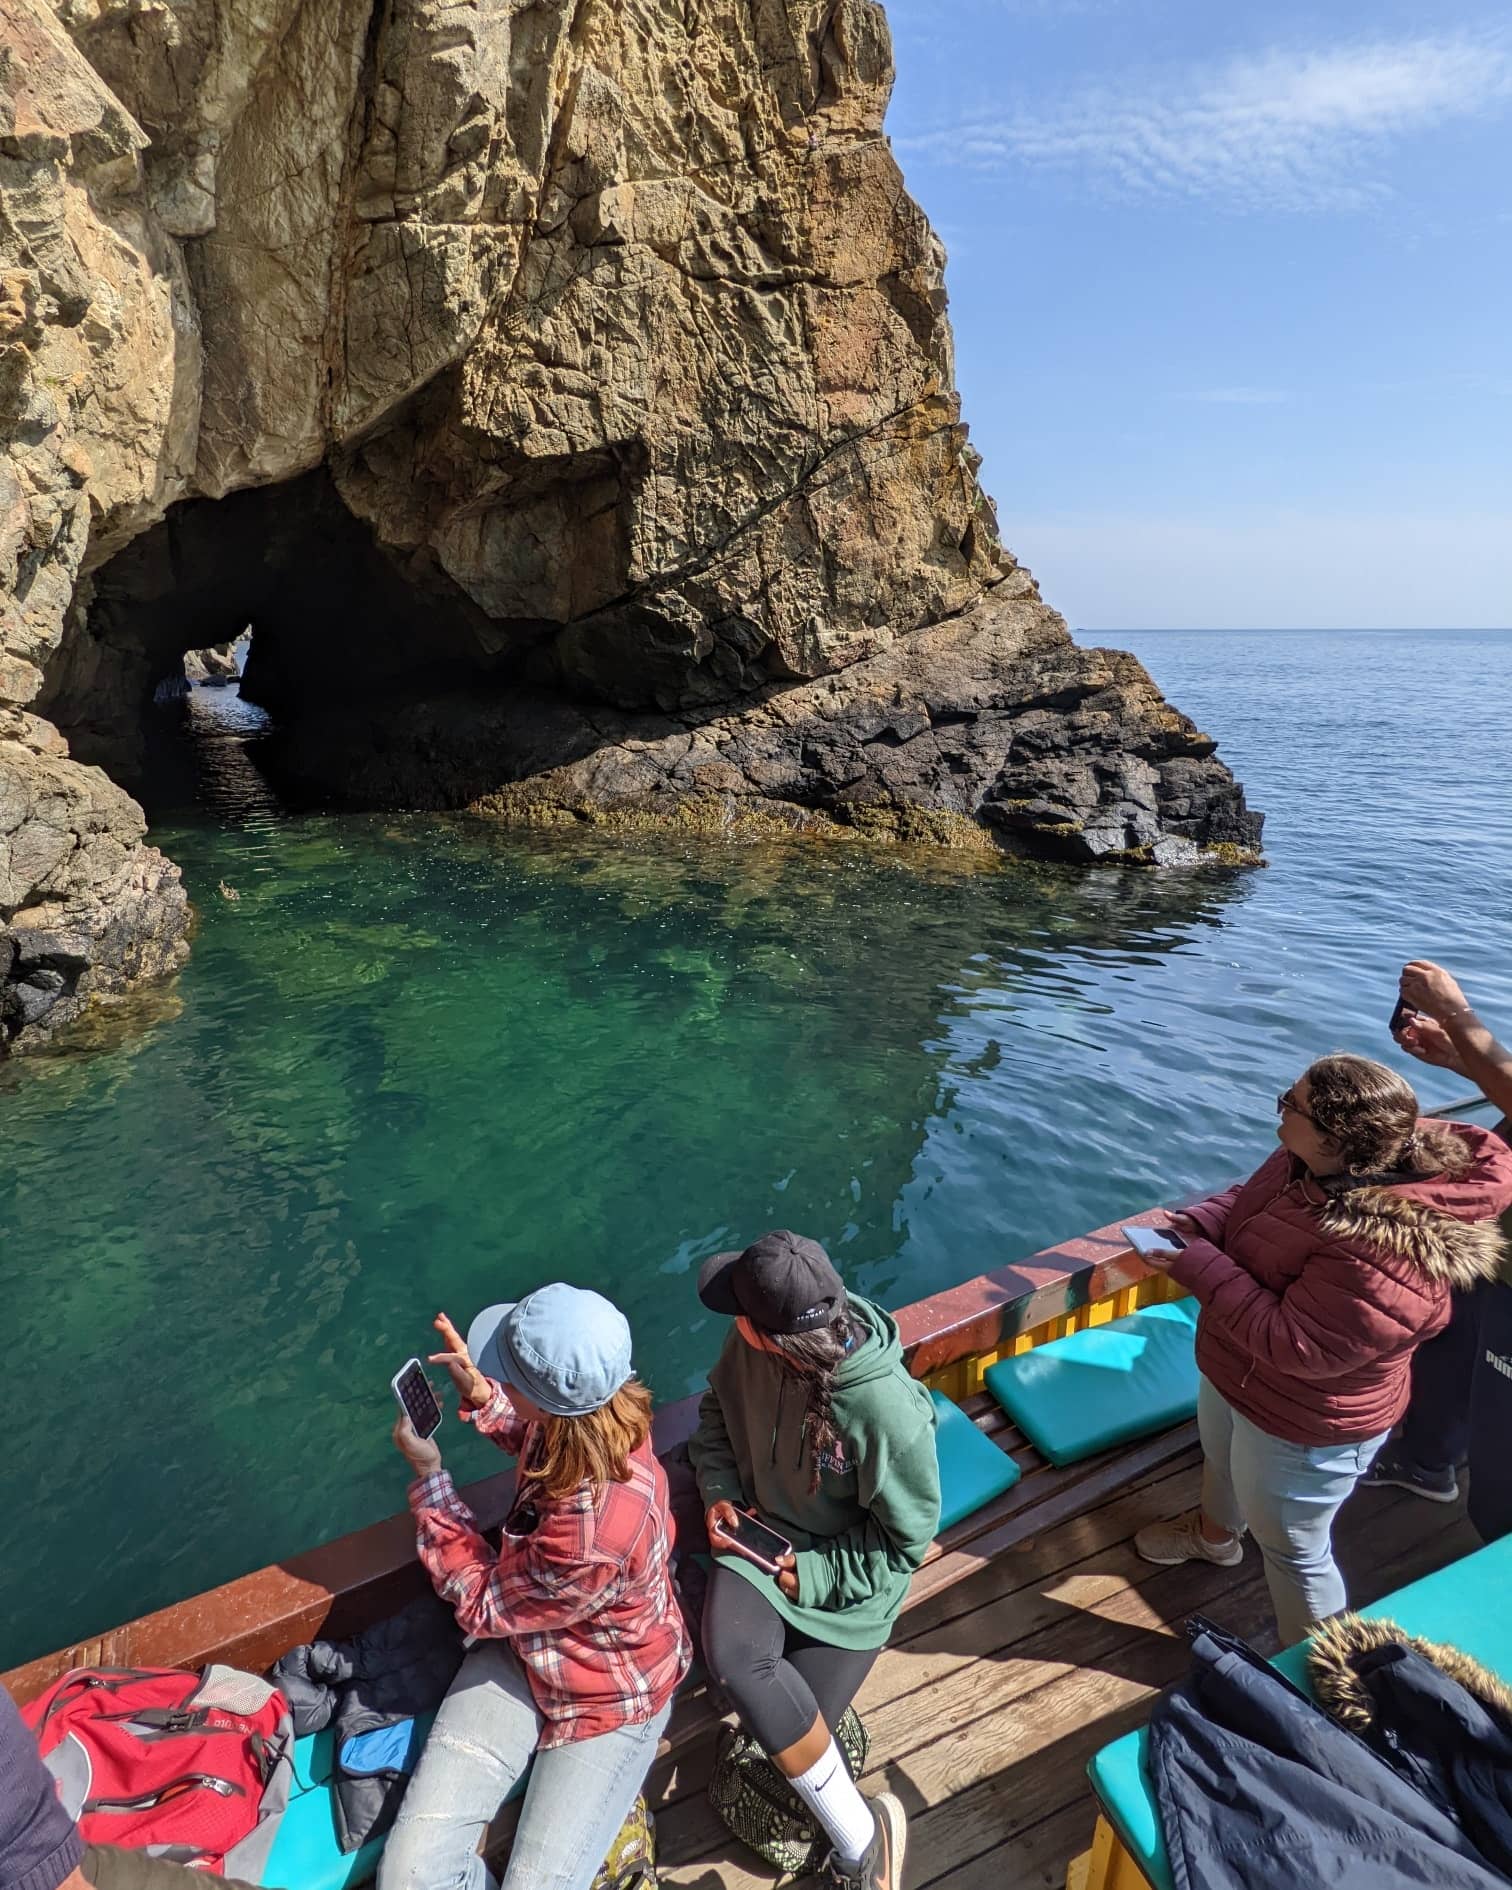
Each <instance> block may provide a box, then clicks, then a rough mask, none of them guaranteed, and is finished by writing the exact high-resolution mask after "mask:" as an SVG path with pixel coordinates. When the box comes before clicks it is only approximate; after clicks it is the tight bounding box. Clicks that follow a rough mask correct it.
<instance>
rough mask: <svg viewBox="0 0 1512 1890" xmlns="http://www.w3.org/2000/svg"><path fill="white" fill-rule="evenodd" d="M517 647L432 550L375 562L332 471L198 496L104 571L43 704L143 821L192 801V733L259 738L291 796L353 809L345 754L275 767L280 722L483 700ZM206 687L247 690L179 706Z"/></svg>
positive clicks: (264, 757)
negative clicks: (344, 792) (448, 699)
mask: <svg viewBox="0 0 1512 1890" xmlns="http://www.w3.org/2000/svg"><path fill="white" fill-rule="evenodd" d="M517 648H518V641H517V640H516V639H507V638H505V637H501V635H500V626H499V625H497V624H493V623H491V622H490V621H489V620H488V619H487V618H486V617H484V616H483V614H482V613H481V612H480V611H479V610H478V609H477V608H476V606H475V605H473V604H472V603H471V602H470V601H469V600H468V599H467V598H466V597H464V596H463V595H462V593H461V592H460V591H459V590H458V589H457V588H456V586H455V585H453V584H452V583H451V582H450V580H449V579H447V577H446V576H445V573H444V572H442V571H441V570H440V569H439V567H437V566H436V565H435V563H434V560H433V559H432V558H431V556H430V554H429V553H428V552H417V553H415V554H413V555H411V556H410V557H409V558H407V559H406V558H405V557H404V555H403V554H402V553H398V554H396V553H394V552H392V551H385V550H381V549H380V548H379V547H378V545H377V544H376V543H375V541H374V538H373V535H372V533H371V532H370V531H369V530H368V528H367V527H366V526H365V525H364V524H363V523H362V522H361V521H360V520H359V519H357V518H355V517H354V516H353V515H352V513H351V512H350V511H349V510H348V509H347V507H346V506H345V505H344V504H343V502H342V500H341V499H340V497H339V495H338V494H337V492H336V489H335V487H334V485H333V484H332V481H331V479H330V477H329V475H328V473H327V472H326V471H325V469H324V468H321V469H318V470H316V471H315V472H312V473H308V474H305V475H304V476H302V477H300V478H298V479H294V480H290V481H287V482H286V483H284V484H282V485H274V486H266V487H258V488H254V489H251V490H247V491H241V492H236V493H232V494H230V495H229V496H228V497H226V498H222V499H207V498H202V499H192V500H187V501H185V502H184V503H182V504H180V505H177V506H174V507H173V508H172V509H171V510H170V511H169V512H168V513H167V515H166V516H165V517H164V518H163V519H162V521H161V522H160V523H159V524H157V525H155V526H153V527H152V528H151V529H150V530H149V531H147V532H144V533H143V534H142V535H141V536H140V537H138V538H136V539H134V540H133V541H132V542H131V543H130V544H129V545H127V546H126V547H125V548H124V549H123V550H122V551H120V552H119V553H117V555H116V556H115V557H113V558H111V559H110V560H108V561H107V562H106V563H105V564H103V565H102V566H101V567H100V568H99V569H98V570H97V571H96V572H95V573H94V574H93V576H92V578H91V580H90V581H89V584H88V585H87V587H85V589H84V590H83V591H82V592H81V598H80V605H79V607H78V609H77V611H76V618H75V622H74V624H73V626H72V633H71V634H70V636H69V637H67V638H66V639H65V640H64V642H63V644H62V646H61V648H60V649H59V651H58V653H57V655H56V657H55V658H54V659H53V662H52V665H51V667H50V668H49V670H48V673H47V679H46V685H45V688H44V691H43V694H42V696H41V698H40V699H39V701H38V703H37V705H36V707H37V709H38V712H39V713H41V714H44V715H46V716H47V717H48V718H49V719H50V720H52V721H53V722H55V723H56V724H57V725H58V726H59V727H60V728H61V729H62V730H63V732H64V733H65V734H66V735H67V736H68V739H69V743H70V746H71V748H72V750H73V753H74V755H75V756H76V757H77V758H78V759H79V760H81V761H84V762H89V763H93V764H95V765H97V766H99V767H101V768H103V769H104V770H105V771H106V772H107V773H108V774H110V775H111V776H112V777H113V778H114V779H115V780H117V781H119V782H120V783H121V784H122V785H123V786H125V787H127V788H129V789H130V790H131V791H132V792H133V793H134V794H136V795H137V796H138V798H139V799H141V800H142V801H143V803H144V804H145V805H146V806H147V807H148V810H149V813H152V812H154V811H156V810H158V809H161V808H163V807H165V806H172V805H182V804H183V803H184V802H185V801H186V800H188V799H193V798H196V795H195V793H194V790H193V786H192V782H193V778H194V771H193V768H192V765H190V764H189V763H188V761H187V760H186V754H185V744H184V742H183V740H182V736H183V731H184V729H185V728H186V726H187V727H189V728H190V730H191V733H192V732H193V731H194V728H195V725H196V722H198V723H199V724H204V723H206V722H207V721H208V722H210V723H212V724H213V725H214V727H215V729H216V730H217V732H219V733H225V732H227V731H228V730H230V731H234V732H236V733H237V734H238V735H239V736H241V737H245V736H246V735H247V734H251V733H255V734H259V735H262V736H264V737H266V738H267V739H266V740H264V741H263V742H262V743H260V748H259V755H260V761H261V762H262V764H263V765H264V766H265V767H266V769H267V770H268V772H269V773H270V774H271V775H273V776H274V777H277V776H278V775H279V774H280V772H287V773H289V778H288V779H285V780H281V781H280V787H281V788H283V789H285V790H292V791H293V792H294V796H295V798H306V799H314V798H321V797H323V795H324V793H325V792H327V791H330V792H331V793H333V794H336V796H337V798H342V797H341V796H340V795H339V793H338V791H337V787H338V783H339V778H340V774H341V769H342V765H343V764H342V758H341V757H340V756H339V755H332V756H331V757H329V767H328V768H326V767H321V768H317V769H315V770H313V771H312V770H311V769H310V768H309V767H308V766H307V765H302V766H298V767H296V768H294V769H293V770H292V772H289V771H286V770H282V771H281V769H280V743H279V741H278V739H277V737H278V735H279V734H280V732H281V731H282V730H283V729H284V727H285V726H286V725H287V726H289V727H293V726H296V725H298V724H300V723H302V722H303V721H304V720H306V719H307V718H309V717H310V716H311V715H312V714H313V713H315V712H318V713H319V714H320V716H321V717H322V719H324V718H325V717H326V716H328V714H329V710H330V707H331V705H332V703H334V702H338V701H339V702H342V703H349V704H353V705H358V707H359V711H360V705H363V704H367V705H369V706H370V708H371V709H372V710H373V711H374V712H375V714H376V712H377V710H378V705H379V704H382V705H384V713H385V714H386V715H391V714H392V713H393V710H394V707H395V705H396V703H397V702H400V701H402V700H405V699H408V700H415V699H417V698H422V697H426V696H429V695H435V694H443V695H444V694H447V693H450V692H456V691H462V690H466V691H469V692H474V693H482V694H483V695H485V696H486V695H488V694H490V693H493V692H494V691H495V690H497V689H500V688H507V687H508V684H509V679H510V676H511V674H512V671H513V668H514V664H513V661H512V657H513V654H514V651H515V650H517ZM206 682H209V683H215V682H224V683H227V684H237V685H238V688H237V689H235V690H228V691H227V697H228V702H227V704H225V705H210V704H208V703H207V704H203V705H198V706H200V707H201V709H202V711H203V712H202V713H201V714H200V715H199V716H198V717H196V716H195V715H193V714H192V713H191V712H190V711H188V710H186V708H185V702H186V701H187V700H188V699H189V697H190V685H191V684H201V685H202V684H204V683H206ZM238 701H239V704H240V711H241V712H240V713H237V712H236V711H235V710H233V709H232V708H231V706H230V705H231V704H233V703H236V702H238ZM304 759H305V760H306V761H307V757H305V758H304Z"/></svg>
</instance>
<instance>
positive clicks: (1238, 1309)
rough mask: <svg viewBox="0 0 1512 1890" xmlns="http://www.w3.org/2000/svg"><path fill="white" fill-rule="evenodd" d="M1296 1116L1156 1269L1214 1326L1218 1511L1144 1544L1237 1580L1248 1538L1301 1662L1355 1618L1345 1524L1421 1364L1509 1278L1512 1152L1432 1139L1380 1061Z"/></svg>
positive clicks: (1202, 1427)
mask: <svg viewBox="0 0 1512 1890" xmlns="http://www.w3.org/2000/svg"><path fill="white" fill-rule="evenodd" d="M1277 1107H1278V1109H1279V1110H1280V1114H1281V1124H1280V1129H1279V1131H1278V1133H1279V1136H1280V1140H1281V1144H1282V1146H1281V1147H1280V1148H1279V1149H1278V1150H1277V1151H1276V1153H1275V1154H1274V1155H1272V1156H1271V1158H1270V1160H1269V1161H1267V1162H1266V1163H1265V1164H1264V1165H1263V1167H1261V1168H1259V1169H1258V1170H1257V1171H1256V1172H1255V1173H1254V1174H1253V1175H1251V1176H1250V1178H1249V1180H1248V1181H1246V1182H1242V1183H1240V1184H1239V1185H1238V1186H1236V1187H1233V1188H1230V1189H1228V1190H1227V1191H1226V1192H1225V1193H1223V1194H1219V1195H1214V1196H1213V1198H1212V1199H1211V1200H1208V1201H1203V1202H1201V1203H1200V1204H1199V1205H1198V1206H1196V1207H1194V1208H1190V1209H1188V1210H1187V1211H1186V1212H1185V1213H1184V1214H1173V1215H1172V1216H1171V1220H1172V1223H1173V1225H1174V1226H1175V1228H1176V1229H1177V1231H1178V1232H1179V1233H1181V1234H1182V1235H1183V1236H1184V1237H1185V1239H1186V1241H1187V1245H1186V1246H1185V1247H1184V1248H1183V1250H1182V1251H1181V1252H1180V1253H1179V1254H1174V1255H1172V1256H1171V1257H1170V1258H1169V1259H1163V1260H1161V1261H1159V1262H1157V1263H1156V1264H1159V1265H1161V1266H1163V1267H1164V1269H1165V1270H1166V1271H1167V1272H1169V1273H1170V1274H1171V1275H1172V1277H1173V1278H1174V1279H1177V1280H1179V1281H1180V1282H1181V1284H1182V1285H1183V1286H1186V1287H1188V1288H1189V1289H1190V1290H1191V1292H1192V1293H1193V1294H1194V1295H1195V1296H1196V1298H1197V1300H1198V1301H1199V1302H1200V1305H1201V1308H1202V1310H1201V1313H1200V1315H1199V1317H1198V1322H1197V1363H1198V1366H1199V1367H1200V1369H1201V1372H1202V1384H1201V1389H1200V1392H1199V1396H1198V1405H1197V1423H1198V1429H1199V1431H1200V1433H1201V1436H1202V1450H1203V1458H1204V1464H1203V1478H1202V1505H1201V1508H1200V1509H1199V1510H1197V1511H1194V1512H1193V1513H1192V1514H1191V1515H1188V1516H1184V1517H1181V1518H1179V1519H1178V1520H1177V1521H1175V1522H1171V1523H1156V1524H1153V1525H1151V1526H1150V1527H1149V1528H1146V1529H1142V1530H1141V1531H1140V1532H1139V1534H1138V1535H1137V1536H1136V1537H1135V1539H1134V1541H1135V1547H1136V1548H1137V1549H1138V1550H1139V1553H1140V1554H1141V1555H1142V1556H1144V1557H1145V1558H1146V1560H1148V1561H1151V1562H1162V1563H1171V1562H1186V1561H1192V1560H1194V1559H1201V1560H1204V1561H1209V1562H1217V1563H1221V1564H1222V1565H1223V1566H1225V1567H1232V1566H1233V1565H1234V1564H1236V1563H1237V1562H1238V1561H1239V1560H1240V1559H1241V1557H1242V1556H1243V1554H1244V1541H1243V1538H1244V1531H1245V1529H1246V1528H1248V1529H1249V1531H1250V1533H1251V1534H1253V1536H1254V1537H1255V1540H1256V1541H1257V1542H1258V1543H1259V1545H1260V1552H1261V1554H1262V1556H1263V1557H1264V1558H1265V1573H1266V1578H1267V1580H1268V1581H1269V1583H1270V1591H1271V1599H1272V1601H1273V1603H1274V1604H1275V1609H1276V1618H1277V1622H1278V1625H1279V1627H1280V1630H1281V1642H1282V1645H1283V1646H1289V1645H1290V1644H1291V1643H1292V1642H1293V1641H1298V1640H1301V1639H1302V1637H1303V1635H1304V1634H1305V1633H1306V1632H1307V1630H1308V1628H1309V1627H1311V1626H1312V1625H1313V1624H1314V1623H1315V1622H1317V1621H1321V1620H1324V1619H1326V1617H1327V1616H1329V1615H1331V1614H1337V1613H1338V1611H1339V1610H1340V1609H1341V1608H1342V1607H1344V1605H1345V1594H1344V1584H1343V1582H1342V1580H1341V1579H1340V1576H1339V1570H1338V1566H1337V1564H1336V1563H1335V1561H1334V1558H1333V1542H1332V1534H1333V1520H1334V1517H1335V1516H1336V1515H1337V1514H1338V1511H1339V1507H1340V1505H1341V1504H1342V1503H1343V1501H1344V1499H1345V1498H1346V1497H1347V1496H1348V1495H1349V1493H1350V1491H1351V1490H1352V1489H1353V1488H1354V1486H1355V1483H1356V1482H1357V1481H1358V1479H1359V1477H1360V1476H1361V1474H1362V1473H1363V1472H1364V1471H1365V1470H1366V1469H1367V1468H1368V1467H1369V1465H1370V1462H1371V1459H1372V1458H1373V1457H1374V1456H1375V1454H1376V1452H1377V1451H1378V1450H1379V1449H1380V1447H1381V1445H1382V1444H1383V1443H1384V1442H1385V1441H1386V1437H1387V1435H1388V1433H1389V1432H1390V1431H1391V1428H1392V1426H1393V1425H1394V1424H1396V1423H1397V1421H1398V1420H1399V1419H1400V1417H1401V1416H1402V1413H1403V1411H1404V1410H1405V1409H1406V1407H1407V1397H1408V1392H1409V1389H1410V1374H1411V1363H1412V1353H1413V1349H1414V1347H1416V1346H1417V1345H1419V1344H1421V1342H1422V1341H1423V1340H1424V1339H1427V1338H1431V1337H1432V1336H1433V1334H1434V1333H1436V1332H1438V1331H1439V1330H1440V1329H1441V1328H1442V1327H1443V1325H1444V1324H1445V1322H1446V1321H1447V1319H1448V1317H1449V1290H1450V1288H1451V1287H1458V1288H1464V1287H1467V1286H1470V1285H1473V1284H1474V1283H1475V1282H1476V1281H1477V1280H1481V1279H1489V1278H1491V1277H1492V1276H1493V1275H1494V1274H1495V1272H1496V1268H1497V1263H1498V1261H1499V1259H1500V1257H1501V1239H1500V1236H1499V1234H1498V1231H1497V1229H1496V1226H1495V1225H1494V1222H1495V1217H1496V1216H1497V1215H1498V1214H1500V1213H1501V1212H1502V1211H1503V1210H1504V1209H1505V1208H1507V1207H1508V1206H1509V1205H1512V1150H1509V1149H1508V1147H1507V1145H1506V1144H1505V1143H1504V1142H1502V1141H1501V1140H1500V1138H1499V1137H1497V1136H1495V1135H1492V1134H1491V1133H1489V1131H1487V1130H1485V1129H1477V1128H1473V1127H1471V1126H1469V1125H1468V1124H1465V1123H1436V1122H1431V1121H1420V1120H1419V1119H1418V1104H1417V1098H1416V1096H1414V1094H1413V1093H1412V1090H1411V1088H1410V1086H1409V1085H1408V1084H1407V1083H1406V1082H1404V1081H1403V1079H1402V1078H1401V1077H1400V1076H1398V1075H1397V1074H1396V1073H1395V1071H1393V1070H1388V1069H1387V1068H1386V1067H1385V1065H1384V1064H1380V1063H1372V1062H1371V1061H1369V1060H1368V1059H1367V1058H1365V1057H1352V1056H1332V1057H1324V1058H1322V1059H1321V1060H1320V1061H1319V1062H1317V1063H1315V1064H1313V1066H1312V1068H1311V1069H1310V1070H1308V1072H1307V1074H1306V1075H1305V1076H1303V1077H1302V1078H1300V1079H1299V1080H1298V1081H1297V1082H1296V1083H1294V1084H1293V1085H1292V1087H1291V1089H1289V1090H1288V1091H1287V1092H1286V1093H1285V1094H1284V1095H1283V1096H1281V1097H1279V1098H1278V1099H1277Z"/></svg>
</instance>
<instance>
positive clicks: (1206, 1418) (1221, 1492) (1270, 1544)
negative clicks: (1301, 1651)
mask: <svg viewBox="0 0 1512 1890" xmlns="http://www.w3.org/2000/svg"><path fill="white" fill-rule="evenodd" d="M1197 1430H1198V1433H1199V1435H1200V1436H1201V1438H1202V1456H1203V1465H1202V1511H1203V1514H1204V1515H1205V1516H1206V1517H1207V1518H1208V1520H1209V1521H1210V1522H1215V1523H1217V1524H1218V1526H1219V1527H1220V1528H1221V1529H1227V1530H1229V1531H1230V1532H1231V1533H1232V1534H1234V1535H1238V1534H1239V1533H1240V1532H1241V1531H1243V1530H1244V1529H1246V1528H1248V1530H1249V1532H1250V1534H1251V1535H1252V1536H1253V1537H1254V1538H1255V1541H1256V1542H1257V1543H1258V1544H1259V1548H1260V1553H1261V1555H1262V1557H1263V1558H1264V1560H1265V1578H1266V1580H1267V1581H1268V1582H1269V1583H1270V1591H1271V1603H1272V1605H1273V1606H1274V1608H1275V1610H1276V1625H1277V1626H1278V1627H1279V1628H1280V1630H1281V1645H1282V1646H1283V1647H1290V1646H1291V1645H1292V1644H1293V1642H1295V1641H1300V1640H1301V1639H1302V1638H1303V1637H1304V1636H1305V1635H1306V1633H1307V1631H1308V1629H1309V1628H1310V1627H1312V1626H1313V1625H1314V1624H1315V1623H1316V1622H1318V1621H1326V1620H1327V1619H1328V1617H1329V1615H1331V1614H1337V1613H1338V1612H1339V1610H1340V1609H1341V1608H1343V1607H1344V1606H1345V1605H1346V1603H1347V1600H1348V1597H1347V1596H1346V1595H1345V1593H1344V1578H1343V1577H1342V1576H1341V1575H1340V1573H1339V1565H1338V1563H1337V1562H1335V1560H1334V1553H1333V1521H1334V1517H1335V1516H1337V1515H1338V1513H1339V1509H1340V1507H1341V1505H1342V1504H1343V1502H1344V1499H1345V1497H1346V1496H1348V1495H1349V1492H1350V1491H1351V1490H1352V1489H1353V1488H1354V1486H1355V1484H1356V1483H1358V1482H1359V1480H1360V1478H1361V1477H1362V1476H1363V1475H1364V1473H1365V1472H1366V1471H1367V1470H1368V1469H1369V1468H1370V1465H1371V1461H1372V1459H1373V1458H1374V1457H1375V1454H1376V1452H1377V1451H1378V1450H1379V1449H1380V1448H1381V1446H1382V1444H1384V1443H1385V1441H1386V1439H1387V1437H1388V1436H1389V1435H1390V1433H1389V1432H1387V1431H1382V1433H1381V1435H1380V1436H1379V1437H1372V1438H1370V1439H1369V1440H1368V1441H1367V1442H1365V1443H1363V1444H1316V1445H1311V1444H1289V1443H1287V1442H1286V1440H1285V1439H1284V1438H1280V1437H1272V1436H1271V1435H1270V1433H1269V1432H1268V1431H1262V1430H1261V1429H1260V1428H1259V1426H1258V1425H1255V1424H1251V1423H1250V1421H1249V1419H1248V1418H1246V1417H1241V1416H1240V1414H1239V1413H1238V1412H1237V1411H1236V1410H1235V1409H1234V1407H1233V1406H1232V1405H1231V1404H1230V1403H1229V1402H1228V1400H1227V1399H1226V1398H1225V1397H1224V1396H1223V1394H1222V1393H1221V1392H1219V1391H1216V1390H1215V1389H1214V1388H1213V1386H1212V1385H1210V1384H1209V1383H1208V1381H1207V1379H1205V1378H1204V1379H1203V1380H1202V1383H1201V1386H1200V1388H1199V1390H1198V1393H1197Z"/></svg>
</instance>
